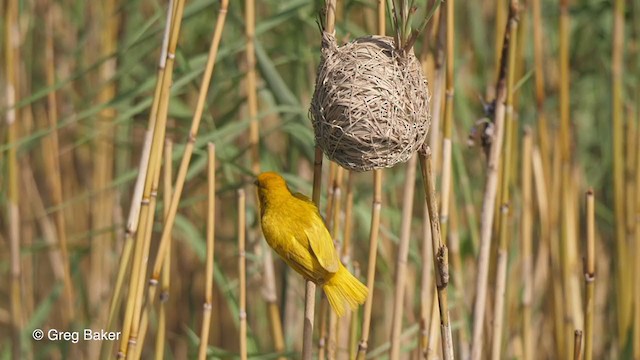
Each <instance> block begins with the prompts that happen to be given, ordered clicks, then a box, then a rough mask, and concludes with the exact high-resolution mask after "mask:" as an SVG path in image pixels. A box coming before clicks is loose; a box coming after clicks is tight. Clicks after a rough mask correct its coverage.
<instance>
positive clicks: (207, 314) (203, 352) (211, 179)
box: [163, 143, 246, 359]
mask: <svg viewBox="0 0 640 360" xmlns="http://www.w3.org/2000/svg"><path fill="white" fill-rule="evenodd" d="M207 153H208V155H209V157H208V160H209V161H208V167H207V170H208V171H207V190H208V191H207V205H208V206H207V260H206V266H205V271H206V272H205V283H204V285H205V299H204V304H203V317H202V330H201V332H200V346H199V347H198V359H206V357H207V344H208V342H209V328H210V326H211V310H212V307H213V256H214V249H215V229H216V227H215V224H216V222H215V221H216V218H215V216H216V147H215V145H214V144H212V143H209V144H208V146H207ZM238 201H240V199H239V200H238ZM241 205H244V204H241ZM238 211H240V210H238ZM243 215H244V212H243ZM241 229H244V228H241ZM242 231H243V230H242ZM240 234H242V232H240ZM242 246H243V247H244V242H243V243H242ZM242 251H244V250H241V251H240V256H241V258H240V261H243V260H244V257H243V253H242ZM166 265H167V264H166V263H165V266H166ZM240 266H241V267H240V269H241V270H244V264H241V265H240ZM163 271H164V269H163ZM241 274H242V271H241ZM241 280H242V278H241ZM240 291H241V294H242V291H243V288H242V287H241V288H240ZM241 320H242V318H241ZM245 331H246V327H245ZM245 335H246V334H245Z"/></svg>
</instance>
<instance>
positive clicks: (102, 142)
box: [88, 0, 119, 358]
mask: <svg viewBox="0 0 640 360" xmlns="http://www.w3.org/2000/svg"><path fill="white" fill-rule="evenodd" d="M100 11H102V13H103V14H105V16H104V17H103V21H104V23H103V24H102V26H101V28H102V33H101V34H100V42H99V44H100V47H101V49H100V50H99V51H100V52H101V53H102V56H105V57H106V56H111V57H110V58H108V59H107V60H106V61H105V62H104V63H102V64H101V66H100V69H99V81H100V82H102V83H105V84H107V85H105V86H103V87H102V88H101V90H100V92H99V93H98V102H99V103H100V104H108V103H109V102H110V101H111V100H112V99H113V98H114V96H115V94H116V82H114V81H111V80H112V79H113V77H114V75H115V73H116V66H117V65H116V57H114V56H113V53H114V52H115V51H116V49H117V41H118V40H117V39H118V27H119V13H118V12H117V11H116V2H115V0H108V1H104V2H102V3H101V5H100ZM115 117H116V111H115V108H114V107H112V106H107V107H105V108H104V109H102V110H101V111H100V113H99V114H98V119H97V121H96V128H95V131H96V138H95V153H94V155H93V160H94V161H93V162H92V163H93V169H92V177H91V178H92V180H93V181H92V187H93V191H95V192H96V194H95V196H94V198H93V199H92V201H91V226H92V230H93V231H95V232H96V234H97V235H95V236H94V237H93V238H92V239H91V252H90V262H89V263H90V274H89V279H90V281H89V289H88V290H89V291H88V293H89V294H88V295H89V296H88V299H89V306H90V309H89V312H90V314H91V315H92V320H91V324H92V327H93V328H95V329H97V328H100V327H101V326H102V325H103V324H104V321H105V319H106V317H107V316H108V313H106V312H105V310H107V308H106V307H105V306H104V303H105V301H106V298H107V296H108V291H109V288H108V284H109V280H110V278H111V264H109V262H108V261H107V259H108V257H106V256H105V254H108V253H110V252H111V251H112V250H113V245H114V244H113V240H114V239H113V234H112V233H111V232H104V231H103V230H104V229H105V228H108V227H110V226H111V225H112V223H113V206H114V193H113V191H112V190H110V186H111V183H112V180H113V165H114V161H113V160H114V159H113V154H114V147H113V136H114V125H113V120H114V119H115ZM88 350H89V351H88V356H89V357H91V358H96V357H98V355H99V351H100V343H99V342H96V341H93V342H90V343H89V344H88Z"/></svg>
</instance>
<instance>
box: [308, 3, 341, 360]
mask: <svg viewBox="0 0 640 360" xmlns="http://www.w3.org/2000/svg"><path fill="white" fill-rule="evenodd" d="M325 6H326V8H325V13H326V15H327V19H326V24H325V27H324V29H325V31H327V32H330V33H333V32H334V29H335V21H336V0H326V1H325ZM322 156H323V155H322V149H321V148H320V147H319V146H317V145H316V151H315V157H314V162H313V194H312V198H313V202H314V203H315V204H316V206H317V207H318V208H320V193H321V185H322ZM315 306H316V284H314V283H313V282H312V281H308V280H307V281H306V282H305V293H304V326H303V329H302V359H304V360H310V359H311V357H312V355H313V323H314V320H315V319H314V318H315Z"/></svg>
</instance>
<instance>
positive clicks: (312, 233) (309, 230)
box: [304, 214, 340, 273]
mask: <svg viewBox="0 0 640 360" xmlns="http://www.w3.org/2000/svg"><path fill="white" fill-rule="evenodd" d="M316 215H317V214H316ZM304 232H305V234H307V238H308V239H309V245H310V246H311V250H312V251H313V254H314V255H315V256H316V259H318V262H319V263H320V265H321V266H322V267H323V268H324V269H325V270H327V271H328V272H330V273H335V272H337V271H338V267H339V265H340V260H339V259H338V253H337V252H336V248H335V246H334V245H333V240H332V239H331V235H329V231H328V230H327V228H326V226H325V225H324V222H323V221H322V218H321V217H320V215H317V216H316V218H315V219H314V220H313V221H311V224H310V226H307V227H306V228H305V229H304Z"/></svg>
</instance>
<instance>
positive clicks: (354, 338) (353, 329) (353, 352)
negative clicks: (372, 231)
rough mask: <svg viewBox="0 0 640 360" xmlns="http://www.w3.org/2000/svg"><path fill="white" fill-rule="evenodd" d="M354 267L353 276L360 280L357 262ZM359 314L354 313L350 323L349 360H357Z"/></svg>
mask: <svg viewBox="0 0 640 360" xmlns="http://www.w3.org/2000/svg"><path fill="white" fill-rule="evenodd" d="M353 267H354V271H353V275H354V276H355V277H356V278H360V267H359V266H358V263H357V262H356V263H355V264H354V266H353ZM358 314H359V312H358V311H353V312H352V313H351V319H350V322H349V359H355V358H356V356H357V354H358V323H359V316H358Z"/></svg>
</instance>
